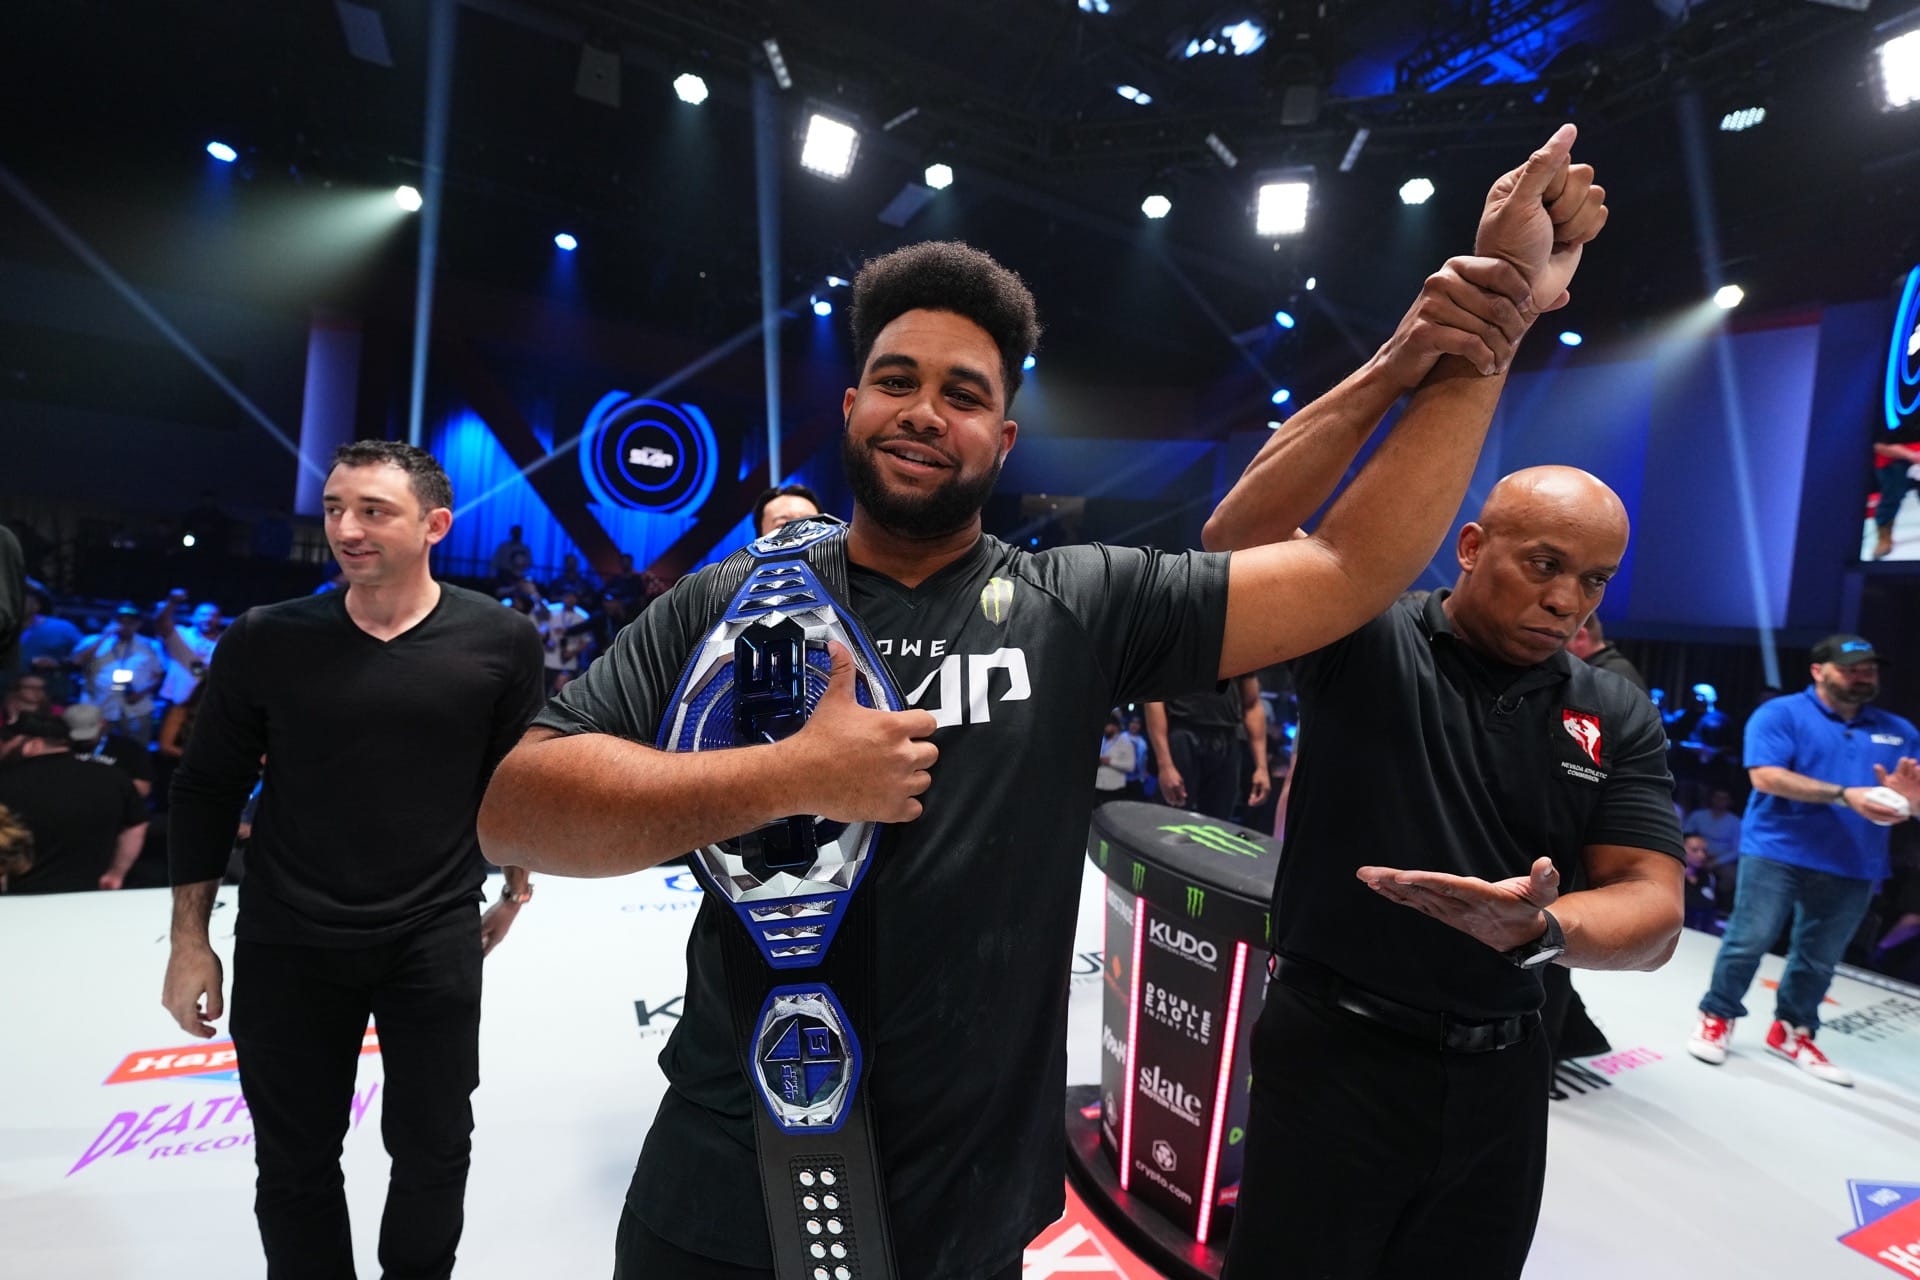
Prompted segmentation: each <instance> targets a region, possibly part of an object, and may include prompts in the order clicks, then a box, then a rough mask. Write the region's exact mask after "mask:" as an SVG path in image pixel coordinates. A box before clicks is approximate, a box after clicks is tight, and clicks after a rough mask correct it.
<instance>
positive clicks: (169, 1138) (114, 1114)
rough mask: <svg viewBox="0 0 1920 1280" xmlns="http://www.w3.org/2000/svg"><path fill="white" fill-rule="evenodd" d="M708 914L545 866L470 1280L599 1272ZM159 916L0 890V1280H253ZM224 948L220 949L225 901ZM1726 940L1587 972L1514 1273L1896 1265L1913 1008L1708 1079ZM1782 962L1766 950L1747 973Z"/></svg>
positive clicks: (149, 903) (235, 1133)
mask: <svg viewBox="0 0 1920 1280" xmlns="http://www.w3.org/2000/svg"><path fill="white" fill-rule="evenodd" d="M1088 884H1089V892H1088V893H1087V895H1086V896H1085V898H1084V899H1083V902H1082V906H1081V917H1080V932H1079V939H1080V940H1079V942H1078V943H1077V945H1076V950H1077V952H1078V953H1079V954H1078V955H1076V958H1075V962H1074V965H1073V973H1072V974H1071V975H1069V978H1068V980H1069V981H1070V982H1071V983H1072V988H1073V999H1072V1004H1071V1025H1070V1028H1069V1063H1070V1074H1071V1076H1072V1078H1073V1079H1074V1080H1086V1081H1091V1080H1094V1079H1096V1078H1097V1076H1098V1072H1099V1050H1098V1045H1099V1029H1098V1024H1099V1016H1100V981H1099V960H1098V952H1099V948H1100V945H1101V932H1100V906H1099V903H1100V898H1099V894H1098V892H1097V891H1096V888H1095V886H1096V885H1097V881H1096V879H1095V877H1094V873H1093V872H1092V870H1091V868H1089V871H1088ZM223 898H224V900H225V901H226V902H227V903H229V904H230V903H231V901H232V895H231V893H230V892H229V893H228V894H225V895H223ZM697 901H698V890H697V887H696V886H694V884H693V882H692V878H691V877H690V876H688V875H686V874H685V873H684V872H671V871H664V870H663V871H650V872H644V873H641V874H639V875H634V876H629V877H625V878H623V879H620V880H611V881H565V880H557V879H553V878H550V877H543V878H542V879H541V882H540V888H539V892H538V894H537V896H536V897H535V899H534V901H533V903H532V904H531V905H530V906H529V907H528V908H527V909H526V910H525V911H524V912H523V913H522V915H521V919H520V921H519V923H518V924H517V925H516V926H515V927H514V930H513V933H512V935H511V936H510V937H509V938H508V940H507V942H506V943H505V945H504V946H503V947H502V948H501V949H500V950H499V951H498V952H496V953H495V954H494V956H493V957H492V958H491V959H490V960H489V961H488V962H487V971H486V996H485V1016H484V1020H483V1023H482V1030H481V1086H480V1090H479V1093H478V1094H477V1095H476V1096H475V1102H474V1107H475V1113H476V1120H477V1129H476V1134H475V1143H474V1160H473V1174H472V1180H471V1182H470V1184H469V1190H468V1194H467V1230H466V1236H465V1238H464V1240H463V1242H462V1245H461V1253H460V1258H461V1261H460V1265H459V1268H458V1271H457V1274H458V1275H460V1276H462V1277H471V1278H475V1280H478V1278H483V1277H501V1278H505V1277H515V1278H518V1277H526V1276H564V1277H592V1276H604V1275H607V1274H609V1272H610V1270H611V1262H612V1245H613V1231H614V1225H615V1222H616V1220H617V1218H618V1216H619V1208H620V1203H621V1199H622V1197H623V1195H624V1194H625V1191H626V1186H627V1179H628V1176H629V1175H630V1174H631V1172H632V1167H633V1161H634V1158H635V1156H636V1155H637V1154H638V1152H639V1149H640V1142H641V1138H642V1135H643V1134H644V1133H645V1131H646V1127H647V1124H648V1122H649V1121H650V1119H651V1117H652V1115H653V1112H654V1109H655V1107H656V1106H657V1105H658V1103H659V1099H660V1093H661V1090H662V1087H663V1082H662V1079H661V1076H660V1072H659V1068H658V1067H657V1066H656V1065H655V1061H654V1059H655V1057H656V1055H657V1054H658V1053H659V1050H660V1048H661V1046H662V1045H663V1044H664V1043H665V1039H666V1035H667V1033H668V1032H669V1031H670V1030H671V1029H672V1026H673V1021H674V1018H675V1016H676V1014H677V1012H678V1004H677V1000H678V998H679V997H680V995H681V990H682V980H683V978H684V975H685V962H684V947H685V942H686V934H687V929H688V926H689V924H690V922H691V920H692V913H693V909H694V906H695V904H696V903H697ZM167 911H168V908H167V895H166V894H165V893H164V892H162V891H129V892H123V893H116V894H87V895H74V896H67V897H49V898H21V899H0V975H4V985H0V1028H4V1029H5V1031H4V1044H5V1046H6V1051H5V1053H4V1059H5V1061H6V1063H7V1069H6V1073H5V1087H4V1088H0V1276H4V1277H7V1278H8V1280H12V1278H14V1277H20V1278H23V1280H24V1278H26V1277H32V1278H34V1280H41V1278H44V1277H60V1278H61V1280H68V1278H71V1280H104V1278H107V1277H116V1278H117V1277H140V1278H141V1280H146V1278H148V1277H156V1278H164V1277H175V1276H179V1277H188V1276H191V1277H193V1280H227V1278H228V1277H233V1278H239V1277H257V1276H259V1275H261V1274H262V1272H263V1270H264V1267H263V1264H262V1261H261V1258H260V1251H259V1243H258V1238H257V1236H256V1235H255V1232H254V1224H253V1217H252V1212H251V1201H252V1180H253V1160H252V1151H251V1148H250V1147H249V1146H248V1145H247V1144H248V1141H249V1140H250V1135H251V1129H250V1126H249V1124H248V1122H247V1117H246V1113H245V1111H244V1110H243V1109H238V1108H236V1106H235V1099H236V1098H237V1095H238V1087H237V1083H236V1082H235V1081H234V1080H233V1079H232V1078H231V1076H230V1072H229V1071H228V1070H225V1069H223V1066H224V1064H221V1063H218V1062H211V1061H210V1062H206V1063H193V1062H188V1063H185V1064H183V1063H181V1062H180V1061H179V1059H178V1058H175V1059H173V1060H172V1061H165V1062H163V1060H164V1059H165V1055H166V1054H167V1053H169V1052H174V1053H182V1052H184V1053H194V1052H201V1053H205V1052H208V1051H209V1048H208V1046H206V1045H197V1044H190V1043H189V1041H190V1037H187V1036H184V1035H182V1034H180V1032H179V1030H178V1029H177V1028H175V1027H174V1026H173V1023H172V1021H171V1019H169V1018H168V1017H167V1015H166V1013H165V1012H164V1011H163V1010H162V1009H161V1008H160V1004H159V990H160V979H161V973H162V970H163V968H164V965H165V962H166V927H167ZM214 934H215V938H216V940H217V945H218V946H219V948H220V950H221V951H222V953H223V954H230V952H231V937H232V908H231V906H230V905H228V906H224V907H223V908H222V909H221V910H219V911H218V912H216V914H215V925H214ZM1714 945H1715V941H1714V940H1713V939H1710V938H1707V937H1704V936H1700V935H1691V934H1690V935H1688V937H1687V938H1686V939H1685V940H1684V943H1683V945H1682V948H1681V951H1680V954H1679V956H1678V957H1677V958H1676V959H1675V960H1674V962H1673V963H1672V964H1671V965H1669V966H1668V967H1667V968H1666V969H1665V970H1664V971H1662V972H1660V973H1658V974H1583V975H1581V976H1580V978H1579V979H1578V982H1579V986H1580V989H1581V991H1582V993H1583V994H1584V995H1585V997H1586V999H1587V1002H1588V1004H1589V1006H1590V1007H1591V1008H1592V1010H1593V1011H1594V1014H1595V1017H1596V1018H1597V1019H1598V1020H1599V1021H1600V1022H1601V1023H1602V1024H1603V1026H1604V1027H1605V1028H1606V1030H1607V1032H1608V1034H1609V1035H1610V1036H1611V1037H1612V1039H1613V1041H1614V1043H1615V1046H1616V1048H1617V1049H1618V1050H1620V1051H1621V1052H1620V1053H1618V1054H1616V1055H1615V1057H1614V1060H1612V1061H1606V1060H1602V1061H1601V1062H1600V1063H1599V1064H1598V1067H1597V1069H1596V1070H1595V1071H1594V1072H1593V1073H1592V1074H1593V1076H1594V1077H1595V1078H1596V1079H1599V1080H1605V1081H1607V1084H1606V1085H1605V1086H1604V1087H1596V1086H1594V1085H1593V1084H1592V1082H1591V1081H1589V1082H1587V1083H1586V1091H1585V1092H1580V1093H1570V1095H1569V1096H1568V1098H1567V1099H1566V1100H1564V1101H1561V1102H1557V1103H1555V1104H1554V1113H1553V1130H1552V1135H1553V1136H1552V1142H1553V1147H1552V1160H1551V1169H1550V1172H1549V1178H1548V1186H1547V1197H1546V1207H1545V1210H1544V1212H1543V1215H1542V1221H1541V1228H1540V1233H1539V1237H1538V1240H1537V1242H1536V1245H1535V1248H1534V1257H1533V1263H1532V1265H1531V1266H1530V1268H1529V1270H1528V1275H1529V1277H1533V1278H1538V1280H1588V1278H1589V1277H1591V1278H1592V1280H1600V1278H1601V1277H1606V1278H1607V1280H1613V1278H1615V1277H1618V1276H1621V1275H1633V1276H1643V1277H1667V1276H1672V1277H1676V1278H1677V1277H1687V1278H1689V1280H1691V1278H1693V1277H1699V1276H1709V1275H1720V1274H1734V1275H1752V1276H1766V1277H1772V1276H1793V1275H1799V1276H1819V1277H1845V1276H1850V1275H1859V1276H1862V1277H1863V1278H1864V1277H1866V1276H1869V1275H1873V1274H1882V1275H1884V1274H1887V1272H1886V1271H1884V1270H1881V1269H1880V1268H1879V1267H1878V1266H1877V1264H1875V1263H1874V1262H1872V1261H1870V1260H1869V1259H1867V1258H1864V1257H1861V1256H1859V1255H1857V1254H1855V1253H1853V1252H1851V1251H1850V1250H1848V1249H1847V1248H1845V1247H1844V1246H1842V1245H1840V1244H1839V1243H1837V1242H1836V1239H1835V1237H1837V1236H1839V1235H1840V1234H1842V1233H1844V1232H1845V1231H1848V1230H1850V1229H1851V1228H1852V1227H1853V1225H1854V1210H1853V1207H1852V1201H1851V1200H1850V1196H1849V1188H1848V1182H1849V1180H1850V1179H1880V1180H1885V1181H1888V1182H1902V1181H1907V1182H1920V1054H1916V1053H1915V1048H1916V1046H1920V1000H1915V999H1912V998H1910V997H1908V996H1906V995H1902V994H1897V993H1894V992H1890V991H1885V990H1879V989H1876V988H1874V987H1871V986H1867V985H1865V984H1863V983H1859V982H1854V981H1850V980H1847V979H1842V980H1841V981H1840V982H1838V983H1837V984H1836V986H1835V989H1834V998H1835V1000H1836V1001H1837V1002H1838V1003H1837V1004H1836V1005H1834V1006H1830V1007H1829V1010H1828V1013H1829V1015H1830V1020H1831V1021H1833V1022H1835V1024H1836V1025H1835V1026H1834V1027H1833V1029H1831V1030H1829V1031H1828V1032H1826V1033H1825V1034H1824V1035H1823V1037H1822V1043H1823V1044H1824V1045H1826V1047H1827V1049H1828V1051H1829V1053H1831V1054H1832V1055H1833V1057H1834V1058H1835V1059H1836V1060H1838V1061H1841V1062H1844V1063H1845V1064H1846V1065H1847V1066H1849V1067H1851V1068H1852V1069H1854V1070H1855V1071H1856V1072H1857V1073H1858V1074H1859V1075H1860V1078H1861V1083H1860V1087H1859V1088H1857V1089H1853V1090H1844V1089H1837V1088H1835V1087H1833V1086H1831V1085H1826V1084H1822V1083H1820V1082H1819V1081H1816V1080H1813V1079H1812V1078H1810V1077H1808V1076H1806V1075H1804V1074H1802V1073H1800V1072H1798V1071H1797V1070H1795V1069H1794V1068H1793V1067H1791V1066H1790V1065H1788V1064H1785V1063H1782V1062H1779V1061H1775V1060H1772V1059H1770V1058H1768V1057H1766V1056H1765V1055H1764V1054H1763V1053H1762V1052H1761V1050H1760V1048H1759V1038H1760V1036H1761V1035H1762V1034H1763V1032H1764V1026H1763V1025H1762V1024H1763V1023H1764V1017H1762V1018H1761V1019H1758V1020H1756V1021H1755V1022H1754V1023H1752V1024H1749V1025H1744V1026H1742V1027H1741V1028H1740V1031H1739V1033H1738V1035H1737V1037H1736V1041H1735V1044H1736V1049H1737V1050H1738V1052H1737V1053H1736V1056H1735V1057H1734V1059H1733V1060H1732V1061H1731V1062H1730V1063H1729V1064H1728V1065H1727V1066H1725V1067H1722V1068H1719V1069H1718V1070H1715V1069H1713V1068H1709V1067H1705V1066H1702V1065H1700V1064H1699V1063H1696V1062H1694V1061H1693V1060H1692V1059H1691V1058H1688V1057H1687V1056H1686V1052H1685V1049H1684V1047H1683V1043H1684V1040H1685V1037H1686V1034H1687V1031H1688V1029H1689V1026H1690V1017H1691V1010H1692V1009H1693V1007H1694V1003H1695V1001H1696V1000H1697V999H1698V997H1699V995H1700V992H1701V990H1702V989H1703V988H1704V986H1705V983H1706V974H1707V970H1708V968H1709V966H1710V965H1711V963H1712V959H1713V951H1714ZM1779 967H1780V962H1779V960H1778V959H1777V958H1771V957H1770V958H1769V960H1768V961H1767V963H1766V965H1765V966H1764V967H1763V968H1762V970H1761V973H1762V977H1763V978H1772V977H1777V976H1778V973H1779ZM1770 1000H1771V997H1770V994H1769V993H1768V992H1765V991H1763V990H1761V989H1759V988H1758V987H1757V986H1756V989H1755V993H1754V998H1753V999H1752V1000H1751V1001H1750V1003H1752V1004H1753V1005H1754V1007H1755V1008H1756V1009H1759V1010H1762V1011H1763V1013H1764V1011H1766V1010H1767V1009H1769V1008H1770ZM636 1002H644V1006H645V1008H644V1010H642V1009H640V1008H639V1007H638V1006H637V1004H636ZM642 1013H644V1015H645V1018H646V1022H645V1024H644V1025H642V1022H641V1015H642ZM214 1051H215V1052H217V1045H216V1046H215V1049H214ZM142 1059H147V1060H148V1061H147V1062H146V1063H145V1065H144V1066H143V1065H142ZM169 1073H172V1074H169ZM116 1075H119V1076H131V1077H132V1078H130V1079H125V1080H123V1081H121V1082H111V1081H113V1080H114V1079H115V1077H116ZM380 1080H381V1074H380V1060H379V1057H378V1055H377V1054H369V1055H367V1056H365V1057H363V1058H362V1060H361V1069H360V1077H359V1086H358V1087H359V1100H360V1101H361V1102H362V1103H363V1104H364V1106H365V1111H364V1113H363V1116H362V1118H361V1120H360V1122H359V1123H358V1124H357V1125H356V1127H355V1128H354V1129H353V1130H352V1131H351V1132H350V1133H349V1135H348V1138H347V1144H346V1154H345V1157H344V1164H345V1168H346V1175H347V1198H348V1202H349V1205H350V1207H351V1210H352V1214H353V1220H354V1224H355V1252H356V1255H357V1257H358V1259H359V1264H360V1271H361V1274H362V1275H363V1276H375V1275H378V1274H379V1269H378V1266H377V1264H376V1262H375V1260H374V1256H373V1254H374V1244H375V1236H376V1231H377V1225H378V1222H379V1213H380V1205H381V1200H382V1197H383V1195H384V1192H385V1175H386V1156H385V1153H384V1152H383V1151H382V1149H381V1146H380V1141H379V1115H380V1106H381V1103H380V1097H379V1087H380ZM1030 1270H1031V1268H1030ZM1435 1274H1436V1275H1438V1274H1441V1272H1440V1271H1436V1272H1435Z"/></svg>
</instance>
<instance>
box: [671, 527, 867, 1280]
mask: <svg viewBox="0 0 1920 1280" xmlns="http://www.w3.org/2000/svg"><path fill="white" fill-rule="evenodd" d="M714 576H715V577H716V578H717V579H718V584H717V587H716V599H715V604H718V598H717V597H718V596H719V595H720V594H725V593H727V592H729V591H730V595H728V596H727V598H726V599H725V603H724V608H723V609H722V610H721V611H720V612H719V616H718V620H717V621H716V622H714V623H713V624H712V626H711V627H709V628H708V629H707V631H706V632H705V635H704V638H703V639H702V640H701V641H700V643H699V645H698V646H697V647H696V649H695V650H694V653H693V655H692V657H691V658H690V659H689V661H688V663H687V668H686V671H685V672H684V674H682V676H681V677H680V683H679V685H678V686H677V687H676V688H675V690H674V694H673V700H672V702H671V703H670V704H669V705H668V707H667V711H666V714H665V715H664V716H663V717H662V720H661V725H660V734H659V742H658V745H659V746H660V747H661V748H662V749H663V750H667V751H711V750H716V749H721V748H726V747H734V746H746V745H751V744H756V743H765V742H777V741H779V740H780V739H782V738H785V737H787V736H789V735H791V734H793V733H795V732H797V731H798V730H799V728H800V727H801V726H802V725H803V724H805V723H806V719H807V715H808V713H809V712H810V711H811V709H812V708H813V707H814V706H815V705H816V704H817V703H818V702H819V700H820V697H821V695H822V694H823V693H824V692H825V691H826V687H827V679H828V673H829V670H830V668H831V661H830V659H829V658H828V655H827V642H828V641H830V640H838V641H840V642H841V643H842V644H844V645H845V646H846V647H847V650H848V652H849V653H851V654H852V655H853V664H854V696H855V697H856V698H857V699H858V700H859V702H860V703H861V704H862V705H863V706H868V707H875V706H879V707H885V708H887V709H889V710H895V711H897V710H900V709H901V708H902V707H903V706H904V705H905V703H904V701H903V700H902V698H901V697H900V693H899V690H898V688H897V687H896V686H895V684H894V681H893V678H892V676H891V674H890V673H889V672H888V671H887V669H886V666H885V664H884V663H883V662H882V661H881V658H880V655H879V653H878V652H877V651H876V650H875V649H874V647H873V644H872V642H871V641H870V640H869V639H868V638H867V635H866V632H865V630H864V629H863V628H862V627H861V626H860V623H859V621H858V619H856V618H855V617H854V615H853V613H852V611H851V610H850V609H849V608H848V607H847V606H846V604H845V600H846V598H847V595H848V592H847V588H846V526H844V525H842V524H840V522H838V521H836V520H831V519H808V520H801V521H795V522H793V523H791V524H788V525H784V526H782V527H781V528H779V529H776V530H775V531H774V532H773V533H771V534H768V535H767V536H766V537H763V538H760V539H759V540H757V541H755V542H754V543H752V544H751V545H750V546H748V547H747V548H746V549H745V550H743V551H741V552H739V553H737V554H736V555H735V556H733V557H731V558H729V559H728V561H727V562H726V563H725V564H724V565H722V566H721V568H720V570H719V571H718V572H717V573H716V574H715V575H714ZM880 830H881V826H880V824H879V823H877V822H852V823H839V822H830V821H828V820H826V819H823V818H818V817H814V816H811V815H806V814H800V815H796V816H794V817H790V818H784V819H781V820H779V821H777V822H771V823H768V824H766V825H765V826H762V827H760V828H758V829H756V830H753V831H749V832H746V833H744V834H742V835H739V836H736V837H733V838H732V839H729V840H723V841H720V842H719V843H717V844H710V845H708V846H706V847H705V848H703V849H698V850H695V851H694V852H693V854H692V857H691V861H692V864H693V870H694V874H695V875H696V876H698V877H699V879H700V882H701V884H702V885H703V886H704V887H705V889H706V891H707V892H708V893H709V894H711V895H713V897H714V898H715V900H716V901H718V902H723V903H725V904H726V905H727V906H728V907H730V908H731V909H732V911H733V913H734V915H735V917H736V918H737V919H738V920H739V922H740V926H741V927H740V928H739V929H726V930H723V937H724V939H725V941H723V944H722V955H723V957H724V959H725V964H726V973H727V991H728V996H729V1002H730V1004H731V1006H732V1012H733V1021H734V1027H735V1032H736V1035H737V1036H738V1038H739V1041H740V1043H741V1045H742V1059H743V1065H744V1067H745V1070H746V1074H747V1083H748V1087H749V1089H750V1091H751V1092H752V1094H753V1096H754V1098H755V1099H756V1101H757V1102H758V1104H759V1105H757V1106H755V1107H754V1108H753V1113H754V1136H755V1141H756V1145H757V1149H758V1155H759V1161H760V1180H761V1188H762V1190H763V1192H764V1194H765V1197H766V1208H767V1226H768V1231H769V1234H770V1235H771V1237H772V1243H773V1256H774V1273H775V1275H776V1276H778V1277H779V1280H894V1278H895V1277H897V1276H898V1274H899V1270H898V1267H897V1266H896V1265H895V1263H894V1260H893V1241H892V1234H891V1230H890V1228H889V1226H888V1222H887V1200H886V1185H885V1181H884V1179H883V1177H882V1172H881V1167H880V1158H879V1150H878V1147H877V1144H876V1139H875V1128H874V1124H873V1121H872V1117H871V1114H870V1109H869V1106H868V1096H869V1095H868V1091H867V1090H864V1089H862V1088H861V1083H862V1073H863V1070H864V1069H865V1067H866V1066H867V1063H866V1062H865V1060H864V1058H863V1054H862V1048H861V1043H860V1038H859V1036H858V1035H857V1034H856V1032H855V1027H856V1026H871V1025H872V1022H871V1017H872V1012H871V1005H872V989H873V924H872V904H871V901H870V899H871V896H872V895H870V894H869V895H864V896H861V895H858V894H857V890H858V889H859V888H860V884H861V882H862V881H863V880H864V879H865V878H866V876H867V874H868V872H869V870H870V868H871V867H872V864H873V854H874V850H875V848H876V846H877V845H878V843H879V839H880ZM836 941H837V942H838V945H837V946H836V945H835V943H836Z"/></svg>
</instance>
